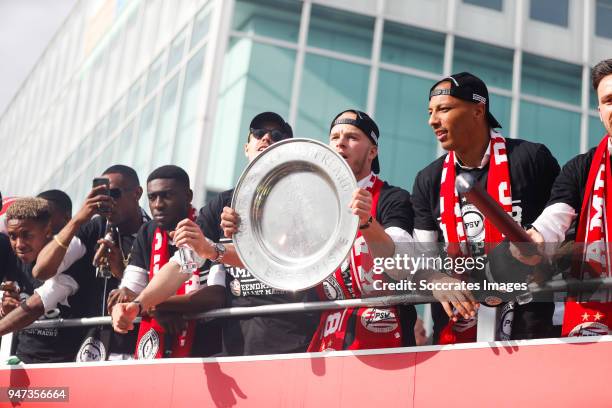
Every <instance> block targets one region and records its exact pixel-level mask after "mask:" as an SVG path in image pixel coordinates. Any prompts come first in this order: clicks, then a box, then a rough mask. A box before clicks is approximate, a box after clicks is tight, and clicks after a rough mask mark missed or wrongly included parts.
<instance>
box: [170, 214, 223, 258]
mask: <svg viewBox="0 0 612 408" xmlns="http://www.w3.org/2000/svg"><path fill="white" fill-rule="evenodd" d="M170 237H171V238H172V240H173V241H174V245H176V246H177V247H189V248H191V249H193V250H194V251H195V252H196V253H197V254H198V255H199V256H200V257H201V258H208V259H214V258H215V257H216V256H217V251H215V249H214V248H213V247H212V245H210V243H209V242H208V240H207V239H206V237H205V236H204V234H203V233H202V230H201V229H200V227H199V226H198V224H196V223H195V222H193V221H191V220H190V219H188V218H185V219H184V220H182V221H181V222H179V223H178V224H177V225H176V229H175V230H174V232H171V233H170Z"/></svg>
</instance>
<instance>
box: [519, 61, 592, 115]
mask: <svg viewBox="0 0 612 408" xmlns="http://www.w3.org/2000/svg"><path fill="white" fill-rule="evenodd" d="M522 74H523V77H522V81H521V83H522V85H521V87H522V89H521V91H522V92H523V93H527V94H530V95H535V96H541V97H544V98H550V99H554V100H557V101H561V102H567V103H571V104H574V105H577V106H580V97H581V83H582V68H581V67H580V66H578V65H573V64H568V63H565V62H561V61H555V60H551V59H548V58H544V57H538V56H536V55H533V54H528V53H525V54H523V72H522Z"/></svg>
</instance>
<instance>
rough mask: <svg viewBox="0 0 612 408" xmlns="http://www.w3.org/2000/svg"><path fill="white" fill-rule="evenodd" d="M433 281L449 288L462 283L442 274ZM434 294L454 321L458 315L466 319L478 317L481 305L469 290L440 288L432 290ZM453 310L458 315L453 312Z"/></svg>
mask: <svg viewBox="0 0 612 408" xmlns="http://www.w3.org/2000/svg"><path fill="white" fill-rule="evenodd" d="M432 281H433V282H434V283H435V284H439V286H442V285H445V284H446V285H447V286H449V287H450V286H452V285H454V284H460V283H461V281H460V280H459V279H455V278H452V277H450V276H448V275H445V274H442V273H441V274H440V275H439V276H438V277H436V278H434V279H432ZM432 294H433V296H434V297H435V298H436V299H438V301H439V302H440V303H441V304H442V307H443V308H444V311H445V312H446V314H447V315H448V317H449V318H450V319H452V320H453V321H457V319H458V318H457V314H459V315H461V316H463V318H464V319H469V318H470V317H474V316H476V310H477V309H478V308H479V307H480V303H478V301H477V300H476V299H475V298H474V295H473V294H472V292H471V291H469V290H467V289H465V290H444V289H442V288H440V289H434V290H432ZM453 308H454V309H455V311H456V313H455V312H454V311H453Z"/></svg>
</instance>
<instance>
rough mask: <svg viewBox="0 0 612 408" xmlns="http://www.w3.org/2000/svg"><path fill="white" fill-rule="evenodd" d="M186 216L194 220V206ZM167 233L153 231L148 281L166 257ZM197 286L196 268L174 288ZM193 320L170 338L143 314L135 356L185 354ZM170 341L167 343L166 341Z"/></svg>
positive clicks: (182, 289)
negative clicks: (184, 280) (185, 280)
mask: <svg viewBox="0 0 612 408" xmlns="http://www.w3.org/2000/svg"><path fill="white" fill-rule="evenodd" d="M189 218H190V219H191V220H193V219H195V209H194V208H193V207H192V208H191V209H190V210H189ZM168 245H169V244H168V232H167V231H165V230H162V229H160V228H159V227H158V228H157V229H156V230H155V234H154V235H153V243H152V249H151V262H150V268H149V282H151V280H152V279H153V277H154V276H155V274H156V273H157V272H158V271H159V270H160V268H161V267H162V266H164V265H165V264H166V263H168V261H169V260H170V252H169V248H168ZM199 285H200V277H199V272H198V271H197V270H196V271H195V272H194V273H193V276H191V278H190V279H189V280H188V281H187V282H185V283H183V284H182V285H181V287H180V288H179V289H178V290H177V291H176V294H177V295H184V294H187V293H190V292H193V291H194V290H197V289H198V288H199ZM195 324H196V322H195V321H193V320H190V321H188V322H187V326H186V328H185V329H184V330H183V331H182V332H181V333H179V334H178V335H177V336H175V337H174V338H169V336H167V335H166V330H165V329H164V328H163V326H162V325H160V324H159V323H158V322H157V320H155V318H154V317H152V316H148V315H147V316H143V317H142V321H141V323H140V328H139V330H138V340H137V341H136V358H137V359H139V360H141V359H154V358H162V357H189V355H190V352H191V346H192V344H193V338H194V335H195ZM167 341H168V342H170V341H171V342H172V344H171V345H170V344H167V343H166V342H167ZM166 350H170V351H171V352H170V354H169V355H165V354H167V353H166Z"/></svg>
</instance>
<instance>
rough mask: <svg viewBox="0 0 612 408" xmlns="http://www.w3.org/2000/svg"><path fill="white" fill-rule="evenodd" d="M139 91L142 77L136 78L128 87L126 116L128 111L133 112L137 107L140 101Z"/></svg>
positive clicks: (128, 113)
mask: <svg viewBox="0 0 612 408" xmlns="http://www.w3.org/2000/svg"><path fill="white" fill-rule="evenodd" d="M140 91H142V77H141V78H138V79H137V80H136V83H135V84H134V85H132V87H131V88H130V92H129V94H128V99H127V106H126V110H125V116H126V117H128V116H130V113H132V112H134V109H136V108H137V107H138V104H139V103H140V93H141V92H140Z"/></svg>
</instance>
